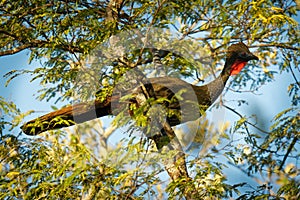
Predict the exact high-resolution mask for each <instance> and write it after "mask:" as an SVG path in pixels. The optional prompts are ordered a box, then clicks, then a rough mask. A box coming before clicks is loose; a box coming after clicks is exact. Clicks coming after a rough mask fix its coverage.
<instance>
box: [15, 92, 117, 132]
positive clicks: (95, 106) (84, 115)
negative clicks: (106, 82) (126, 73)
mask: <svg viewBox="0 0 300 200" xmlns="http://www.w3.org/2000/svg"><path fill="white" fill-rule="evenodd" d="M111 114H112V112H111V98H107V99H106V100H105V101H104V102H103V101H98V100H96V101H95V102H92V103H79V104H76V105H73V106H68V107H65V108H62V109H60V110H57V111H53V112H50V113H48V114H46V115H43V116H41V117H38V118H36V119H33V120H31V121H29V122H27V123H25V124H24V125H23V126H22V127H21V129H22V131H23V132H24V133H25V134H27V135H37V134H40V133H42V132H44V131H48V130H53V129H58V128H63V127H68V126H72V125H74V124H75V123H82V122H86V121H89V120H92V119H95V118H98V117H102V116H106V115H111Z"/></svg>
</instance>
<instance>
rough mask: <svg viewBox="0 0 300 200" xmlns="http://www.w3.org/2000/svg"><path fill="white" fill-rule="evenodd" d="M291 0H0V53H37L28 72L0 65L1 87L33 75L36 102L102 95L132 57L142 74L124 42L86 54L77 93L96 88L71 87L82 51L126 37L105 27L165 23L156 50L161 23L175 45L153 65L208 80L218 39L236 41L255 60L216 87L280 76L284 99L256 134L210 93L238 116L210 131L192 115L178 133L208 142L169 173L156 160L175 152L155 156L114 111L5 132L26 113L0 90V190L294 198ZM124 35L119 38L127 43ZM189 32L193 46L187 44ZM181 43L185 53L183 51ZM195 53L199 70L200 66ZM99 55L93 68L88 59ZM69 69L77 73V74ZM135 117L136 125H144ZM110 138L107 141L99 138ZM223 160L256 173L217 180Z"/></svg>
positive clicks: (220, 51)
mask: <svg viewBox="0 0 300 200" xmlns="http://www.w3.org/2000/svg"><path fill="white" fill-rule="evenodd" d="M296 3H297V1H292V0H288V1H283V0H273V1H271V0H260V1H256V0H253V1H246V0H239V1H237V0H228V1H223V0H214V1H205V0H195V1H182V0H176V1H167V0H161V1H149V0H143V1H139V0H136V1H123V0H112V1H97V0H95V1H81V0H78V1H67V2H66V1H60V0H55V1H44V0H32V1H21V0H20V1H6V0H3V1H1V2H0V22H1V24H0V56H8V55H13V54H16V53H18V52H21V51H23V50H26V49H27V50H28V49H29V50H30V58H29V61H30V62H33V61H39V62H40V66H38V67H36V68H34V69H32V70H31V69H25V70H12V71H11V72H9V73H8V74H6V76H5V78H6V79H7V84H12V82H10V81H11V80H13V79H16V78H21V77H22V75H23V74H29V75H30V76H31V81H39V83H40V85H41V89H40V90H39V92H38V94H37V95H38V100H40V101H43V100H46V101H49V100H51V99H55V100H56V102H59V101H68V102H70V103H71V100H72V97H74V96H75V95H77V94H78V91H79V92H80V93H81V95H82V96H81V98H82V99H84V100H86V99H89V98H91V96H94V95H96V96H97V98H98V99H100V100H101V99H103V98H104V97H105V96H106V95H108V94H111V93H112V92H113V91H112V90H113V89H114V88H115V87H116V86H118V81H120V80H121V79H122V77H123V75H124V74H126V72H128V71H129V70H131V69H132V68H135V67H137V66H139V67H142V69H143V70H144V71H145V72H149V74H151V69H153V60H154V59H153V57H154V56H153V55H152V54H153V52H152V51H151V48H145V49H143V51H140V49H139V48H137V47H136V46H134V45H131V46H130V45H128V47H129V48H128V49H126V51H122V49H121V50H120V49H119V50H120V51H117V52H118V53H120V52H121V53H120V55H121V56H120V57H118V59H110V57H109V56H107V54H106V55H101V56H99V57H100V58H99V59H101V58H106V60H105V59H104V60H98V63H97V64H98V65H97V66H98V69H97V70H98V71H97V70H96V71H93V72H95V73H96V72H97V73H96V75H94V74H92V75H89V77H88V80H89V81H90V82H89V83H90V85H89V84H88V83H87V87H86V88H88V89H89V90H87V91H91V90H94V89H95V88H96V89H97V91H98V90H99V89H101V90H99V92H98V93H97V94H95V93H96V92H95V91H94V93H92V94H90V93H88V92H86V90H85V89H86V88H84V87H82V84H78V83H82V82H81V81H82V80H78V76H79V74H80V73H82V69H84V64H83V62H84V61H86V60H87V59H88V57H89V56H90V55H91V54H93V53H99V52H98V51H97V48H98V47H99V46H100V47H101V48H103V46H104V47H105V46H106V45H108V43H109V42H114V43H115V44H116V46H118V42H120V43H122V44H124V42H126V41H117V40H116V39H113V36H116V35H122V33H124V32H126V31H132V30H139V31H141V33H142V34H145V35H146V34H147V30H148V29H149V27H155V28H159V30H165V31H166V33H165V35H164V36H165V40H163V36H162V34H161V35H160V36H161V37H162V40H161V41H159V42H158V44H159V45H161V46H160V47H161V48H162V47H164V48H165V46H166V45H169V44H170V43H168V42H165V41H167V39H168V37H167V35H168V33H170V32H176V33H178V35H179V36H180V37H179V38H180V40H179V42H180V41H181V42H182V43H177V47H178V46H179V47H181V48H180V51H179V50H178V49H177V50H178V51H176V52H175V53H174V51H173V52H172V51H170V52H168V51H165V52H161V53H165V54H164V55H163V56H162V58H161V62H162V63H163V64H164V65H165V66H166V67H165V69H164V70H165V71H166V73H167V74H168V75H172V76H176V77H180V78H182V79H186V80H190V81H191V82H192V81H194V82H197V83H198V82H199V81H202V80H208V79H212V77H214V76H215V74H218V73H219V71H220V70H221V68H222V65H221V64H222V63H224V59H223V58H224V56H225V49H226V47H228V46H229V45H230V44H232V43H236V42H238V41H244V42H245V43H247V44H248V45H249V46H250V48H251V51H252V50H253V51H255V54H256V55H258V56H259V58H260V62H259V63H248V67H247V69H245V70H243V71H242V73H241V74H240V75H237V76H236V77H235V78H234V80H232V81H231V82H230V85H229V86H228V88H230V90H233V91H239V92H240V91H250V92H252V93H253V95H254V94H255V92H256V91H258V90H259V88H261V87H262V86H263V85H264V84H267V83H268V82H271V81H276V76H275V74H276V73H280V74H281V73H287V74H288V75H289V76H290V82H289V86H288V88H287V94H288V95H289V96H290V102H291V104H290V108H287V109H286V110H284V111H282V112H279V113H278V114H277V115H276V116H274V118H273V120H272V125H271V126H270V130H268V131H266V130H263V129H264V128H261V127H259V125H257V124H256V123H255V122H253V121H254V119H255V116H244V115H243V114H240V113H239V112H238V111H236V110H235V109H234V107H235V105H236V104H230V102H227V101H226V98H225V99H222V101H221V103H222V104H217V105H216V107H222V105H223V107H224V108H226V109H227V110H229V111H230V112H232V113H233V114H235V115H236V116H237V117H239V119H237V120H236V121H235V122H234V123H233V124H232V125H231V126H230V127H226V128H223V129H222V128H220V129H217V130H215V129H214V128H212V127H211V126H209V125H208V123H207V121H206V120H205V119H203V120H202V121H201V120H200V122H199V124H198V125H197V129H196V130H194V129H192V128H191V129H189V130H190V131H188V130H185V135H189V134H195V135H196V138H197V137H199V136H200V137H204V138H205V139H207V141H208V142H206V143H207V144H205V143H203V140H201V139H200V140H199V139H198V140H197V141H195V143H194V144H193V145H192V147H191V149H189V150H187V152H186V157H187V159H186V162H187V165H188V171H189V173H190V175H191V179H188V180H186V179H180V178H179V179H177V180H172V181H169V180H168V179H167V178H166V177H167V175H166V174H165V172H164V167H163V165H164V163H166V162H168V159H169V158H172V157H174V155H176V152H173V151H170V152H160V153H157V152H156V150H155V148H153V147H152V145H153V144H151V142H149V141H148V140H146V139H145V138H144V137H143V136H141V137H140V135H139V136H136V135H135V134H136V132H138V130H139V128H137V127H136V126H132V124H130V122H129V120H128V118H126V116H125V117H124V116H122V115H119V116H117V118H116V119H115V122H114V123H111V125H110V126H108V125H109V124H107V125H106V126H105V128H104V126H103V125H102V121H100V120H96V121H94V123H93V124H92V125H90V124H84V125H82V126H78V127H76V130H74V131H73V130H68V129H67V130H64V129H63V130H58V131H49V132H48V133H46V134H43V135H41V136H37V137H25V136H23V135H18V136H16V135H12V134H11V130H13V129H14V128H18V127H19V125H20V123H21V121H22V120H23V118H24V116H27V115H29V114H31V113H32V112H33V111H22V112H21V111H20V110H19V109H18V105H15V104H14V103H13V102H10V101H8V100H7V99H5V98H4V97H0V109H1V112H3V114H4V115H1V116H0V133H1V140H0V183H1V184H0V199H106V198H107V199H143V198H153V197H157V198H160V199H163V198H170V199H176V198H180V197H187V195H186V193H190V194H192V195H194V197H197V198H199V199H213V198H214V199H222V198H224V199H225V198H229V197H235V198H237V199H299V194H300V186H299V178H300V177H299V164H298V162H299V151H297V148H299V137H300V136H299V130H300V128H299V124H300V116H299V113H300V110H299V107H297V106H299V100H300V98H299V88H300V82H299V80H298V79H299V78H298V77H299V76H297V75H298V74H299V73H300V71H299V69H300V68H299V57H300V45H299V44H300V32H299V23H298V22H297V21H296V20H295V19H294V18H295V16H296V15H297V12H299V6H300V5H298V7H297V4H296ZM298 3H299V1H298ZM152 35H155V32H154V33H152ZM191 38H192V39H194V40H191ZM135 39H136V38H130V39H129V38H128V41H127V42H128V44H129V43H130V42H133V41H135ZM190 41H197V43H189V44H187V43H188V42H190ZM132 44H135V43H132ZM101 45H102V46H101ZM184 45H187V46H184ZM185 47H189V48H192V49H193V51H188V50H190V49H188V50H187V51H186V52H185V50H186V48H185ZM170 48H171V47H170ZM95 49H96V50H95ZM198 49H208V52H206V53H207V54H206V55H209V59H208V60H209V61H207V58H205V57H201V56H200V57H197V55H199V54H196V53H195V52H197V50H198ZM163 50H166V49H163ZM172 50H174V49H172ZM98 55H99V54H98ZM183 55H184V56H183ZM187 55H189V56H190V57H188V56H187ZM207 62H210V65H209V67H207V65H205V63H207ZM99 63H101V64H103V65H102V66H100V67H99ZM81 75H82V74H81ZM81 78H83V81H86V80H87V79H86V77H85V76H81ZM93 78H94V79H93ZM95 81H97V84H95ZM87 82H88V81H87ZM93 84H94V85H93ZM228 90H229V89H227V92H228ZM246 102H247V101H246V100H244V99H243V100H242V101H239V102H237V103H238V105H239V106H243V104H244V103H246ZM150 103H152V102H150ZM248 103H251V102H248ZM32 109H37V108H32ZM142 111H143V110H137V111H136V112H142ZM139 120H140V121H139V123H141V124H142V123H145V122H146V119H141V118H140V119H139ZM106 121H107V120H106ZM124 125H129V127H130V128H129V130H126V131H124V134H122V133H121V134H117V135H118V136H116V137H117V138H118V137H119V136H120V135H122V136H123V138H124V139H122V140H117V141H116V139H115V138H114V135H116V133H115V132H117V131H115V129H116V126H118V128H119V129H118V131H119V132H120V131H121V132H122V130H123V129H122V128H123V127H124ZM120 127H121V128H120ZM15 130H16V129H15ZM129 135H130V136H131V137H128V136H129ZM236 138H238V139H236ZM241 138H242V140H241ZM118 139H119V138H118ZM112 141H113V143H114V145H110V143H111V142H112ZM199 146H200V147H199ZM201 148H202V149H201ZM195 152H196V153H195ZM195 154H196V155H195ZM218 159H219V160H222V161H223V160H224V159H225V160H226V161H225V162H221V161H220V162H219V161H216V160H218ZM228 163H229V164H228ZM228 167H235V168H237V169H239V170H241V171H242V172H244V173H245V174H246V175H247V176H248V177H250V178H254V179H256V180H261V181H257V184H256V185H251V184H250V183H247V182H239V183H236V184H232V183H229V182H228V181H227V177H226V174H225V172H224V171H225V170H226V168H228ZM166 179H167V180H166ZM183 191H185V192H183Z"/></svg>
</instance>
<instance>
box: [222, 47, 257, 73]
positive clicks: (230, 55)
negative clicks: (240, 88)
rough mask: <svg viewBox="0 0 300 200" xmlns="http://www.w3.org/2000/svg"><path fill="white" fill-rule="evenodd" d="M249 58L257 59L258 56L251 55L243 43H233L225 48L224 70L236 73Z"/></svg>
mask: <svg viewBox="0 0 300 200" xmlns="http://www.w3.org/2000/svg"><path fill="white" fill-rule="evenodd" d="M250 60H258V57H257V56H255V55H253V54H252V53H251V52H250V51H249V49H248V47H247V46H246V45H245V44H244V43H242V42H239V43H237V44H233V45H231V46H230V47H229V48H228V50H227V55H226V64H225V68H224V72H229V74H230V75H236V74H238V73H239V72H240V71H241V70H242V69H243V68H244V66H245V65H246V64H247V62H248V61H250Z"/></svg>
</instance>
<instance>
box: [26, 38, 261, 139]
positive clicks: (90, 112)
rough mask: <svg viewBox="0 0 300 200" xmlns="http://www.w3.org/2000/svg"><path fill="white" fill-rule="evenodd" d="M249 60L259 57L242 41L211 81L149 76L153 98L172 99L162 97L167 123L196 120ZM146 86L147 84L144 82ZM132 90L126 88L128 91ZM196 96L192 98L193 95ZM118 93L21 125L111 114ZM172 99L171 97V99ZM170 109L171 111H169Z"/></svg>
mask: <svg viewBox="0 0 300 200" xmlns="http://www.w3.org/2000/svg"><path fill="white" fill-rule="evenodd" d="M250 60H258V58H257V57H256V56H255V55H253V54H252V53H251V52H250V51H249V49H248V47H247V46H246V45H245V44H243V43H242V42H240V43H237V44H233V45H231V46H230V47H229V48H228V50H227V55H226V62H225V66H224V68H223V70H222V72H221V74H220V75H219V76H218V77H217V78H216V79H215V80H214V81H212V82H210V83H208V84H206V85H203V86H194V85H191V84H189V83H187V82H185V81H183V80H181V79H178V78H171V77H164V78H161V77H159V78H151V79H149V81H150V82H151V85H152V87H153V90H154V95H155V97H156V99H159V98H161V97H163V98H167V99H169V100H171V99H172V101H165V102H164V103H163V104H164V105H165V106H166V107H167V108H168V109H169V110H171V111H174V112H169V114H168V116H167V121H168V122H169V124H170V126H176V125H178V124H181V123H184V122H187V121H191V120H196V119H197V118H199V117H200V115H201V113H202V112H203V111H205V110H206V109H207V108H208V107H209V106H211V105H212V103H213V102H214V101H215V100H216V99H217V98H218V97H219V95H220V94H221V93H222V91H223V88H224V86H225V84H226V82H227V80H228V78H229V76H230V75H234V74H237V73H239V72H240V70H242V68H243V67H244V66H245V65H246V63H247V62H248V61H250ZM145 86H146V88H147V85H145ZM180 91H185V92H183V93H182V94H181V97H182V99H183V100H181V101H178V100H176V97H175V100H174V94H176V93H178V92H180ZM129 92H131V91H128V93H129ZM134 93H135V94H139V93H142V87H138V88H136V89H135V90H134ZM193 97H195V98H193ZM119 99H120V97H119V96H116V95H113V96H108V97H107V98H106V99H105V101H101V102H100V101H98V100H96V101H95V102H93V103H80V104H77V105H74V106H69V107H65V108H62V109H60V110H57V111H54V112H51V113H48V114H46V115H43V116H41V117H38V118H36V119H33V120H31V121H29V122H27V123H25V124H24V125H23V126H22V127H21V128H22V130H23V132H24V133H25V134H27V135H37V134H39V133H42V132H44V131H47V130H53V129H58V128H62V127H68V126H71V125H74V124H75V123H74V119H75V121H76V123H82V122H85V121H89V120H92V119H94V118H96V117H97V118H98V117H103V116H107V115H112V114H114V113H113V112H112V105H118V103H119ZM173 100H174V101H173ZM131 103H134V104H136V105H137V107H139V106H140V104H142V102H140V101H139V100H138V98H135V99H134V98H133V99H131ZM170 113H173V114H170ZM174 113H175V114H174Z"/></svg>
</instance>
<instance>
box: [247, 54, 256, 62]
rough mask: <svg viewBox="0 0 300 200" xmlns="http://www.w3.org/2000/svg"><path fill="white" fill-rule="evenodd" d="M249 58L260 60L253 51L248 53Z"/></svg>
mask: <svg viewBox="0 0 300 200" xmlns="http://www.w3.org/2000/svg"><path fill="white" fill-rule="evenodd" d="M246 58H247V60H248V61H249V60H259V59H258V57H257V56H255V55H253V54H252V53H250V54H248V55H247V57H246Z"/></svg>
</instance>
